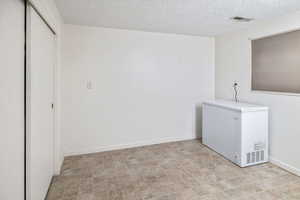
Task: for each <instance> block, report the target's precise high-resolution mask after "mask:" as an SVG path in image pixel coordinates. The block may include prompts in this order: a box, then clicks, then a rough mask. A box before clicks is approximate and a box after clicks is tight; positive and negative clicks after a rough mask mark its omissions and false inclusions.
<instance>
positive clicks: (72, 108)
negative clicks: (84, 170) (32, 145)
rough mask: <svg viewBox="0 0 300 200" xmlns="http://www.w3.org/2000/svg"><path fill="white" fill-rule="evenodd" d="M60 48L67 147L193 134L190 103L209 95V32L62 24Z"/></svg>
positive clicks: (195, 122) (195, 120) (91, 148)
mask: <svg viewBox="0 0 300 200" xmlns="http://www.w3.org/2000/svg"><path fill="white" fill-rule="evenodd" d="M62 55H63V56H62V62H63V70H62V85H63V88H62V135H63V145H62V146H63V151H64V153H65V154H66V155H70V154H78V153H88V152H96V151H103V150H110V149H117V148H124V147H130V146H139V145H145V144H150V143H158V142H166V141H175V140H184V139H191V138H195V137H196V132H198V134H200V133H199V130H200V127H199V126H200V125H201V124H200V122H201V119H200V118H199V117H200V115H201V110H200V109H199V108H196V107H197V106H196V104H198V103H201V102H202V101H203V100H207V99H211V98H213V97H214V39H212V38H206V37H195V36H183V35H175V34H160V33H149V32H138V31H129V30H117V29H108V28H93V27H82V26H74V25H65V26H64V29H63V51H62ZM89 80H90V81H91V82H92V89H91V90H88V89H87V82H88V81H89ZM196 115H197V116H196ZM196 129H197V130H196Z"/></svg>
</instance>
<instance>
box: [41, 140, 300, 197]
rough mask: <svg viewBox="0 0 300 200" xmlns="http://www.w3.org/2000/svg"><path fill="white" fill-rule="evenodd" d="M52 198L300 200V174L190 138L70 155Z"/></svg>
mask: <svg viewBox="0 0 300 200" xmlns="http://www.w3.org/2000/svg"><path fill="white" fill-rule="evenodd" d="M47 200H300V177H297V176H295V175H292V174H290V173H288V172H287V171H284V170H282V169H280V168H278V167H276V166H274V165H272V164H269V163H268V164H263V165H258V166H253V167H247V168H240V167H238V166H236V165H234V164H233V163H231V162H229V161H227V160H226V159H224V158H223V157H222V156H220V155H218V154H217V153H215V152H214V151H212V150H210V149H209V148H207V147H205V146H204V145H202V144H201V142H200V141H199V140H191V141H183V142H174V143H166V144H158V145H152V146H145V147H138V148H132V149H125V150H117V151H110V152H103V153H95V154H87V155H80V156H71V157H67V158H65V161H64V163H63V167H62V174H61V175H60V176H57V177H54V180H53V184H52V186H51V187H50V189H49V193H48V198H47Z"/></svg>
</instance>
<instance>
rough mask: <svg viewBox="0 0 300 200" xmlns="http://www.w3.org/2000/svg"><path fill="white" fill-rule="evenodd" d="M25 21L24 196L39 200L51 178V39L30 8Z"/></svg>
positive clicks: (52, 130)
mask: <svg viewBox="0 0 300 200" xmlns="http://www.w3.org/2000/svg"><path fill="white" fill-rule="evenodd" d="M27 20H28V21H27V23H28V38H27V41H28V42H27V44H28V71H27V75H28V80H27V83H28V87H27V91H28V103H29V104H28V122H29V123H28V125H29V127H28V135H27V158H28V160H27V178H28V182H27V192H28V199H30V200H43V199H44V198H45V196H46V194H47V191H48V188H49V185H50V183H51V179H52V176H53V174H54V119H53V117H54V110H53V108H52V106H51V105H52V103H53V101H54V91H53V90H54V82H53V81H54V77H53V76H54V65H55V36H54V34H53V33H52V32H51V30H50V29H49V27H48V26H47V25H46V23H45V22H44V21H43V20H42V18H41V17H40V16H39V15H38V14H37V12H36V11H35V10H34V9H33V8H32V7H30V6H29V8H28V19H27Z"/></svg>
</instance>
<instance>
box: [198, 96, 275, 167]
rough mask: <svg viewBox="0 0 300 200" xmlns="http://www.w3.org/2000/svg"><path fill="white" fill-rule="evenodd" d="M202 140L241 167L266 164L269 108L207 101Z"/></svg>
mask: <svg viewBox="0 0 300 200" xmlns="http://www.w3.org/2000/svg"><path fill="white" fill-rule="evenodd" d="M202 140H203V144H205V145H206V146H208V147H209V148H211V149H213V150H214V151H216V152H218V153H219V154H221V155H223V156H224V157H225V158H227V159H229V160H230V161H232V162H234V163H236V164H237V165H239V166H240V167H246V166H250V165H255V164H260V163H264V162H267V161H268V159H269V155H268V146H269V145H268V140H269V137H268V107H265V106H259V105H253V104H247V103H236V102H234V101H226V100H214V101H207V102H204V103H203V133H202Z"/></svg>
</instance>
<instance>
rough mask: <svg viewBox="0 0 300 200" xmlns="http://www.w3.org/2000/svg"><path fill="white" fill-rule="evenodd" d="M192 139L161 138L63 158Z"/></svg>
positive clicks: (80, 151) (96, 148)
mask: <svg viewBox="0 0 300 200" xmlns="http://www.w3.org/2000/svg"><path fill="white" fill-rule="evenodd" d="M194 139H197V137H181V138H163V139H157V140H150V141H141V142H136V143H130V144H119V145H108V146H102V147H94V148H88V149H81V150H79V151H71V152H65V153H64V156H76V155H83V154H90V153H99V152H105V151H113V150H120V149H128V148H133V147H142V146H149V145H154V144H162V143H168V142H178V141H185V140H194Z"/></svg>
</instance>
